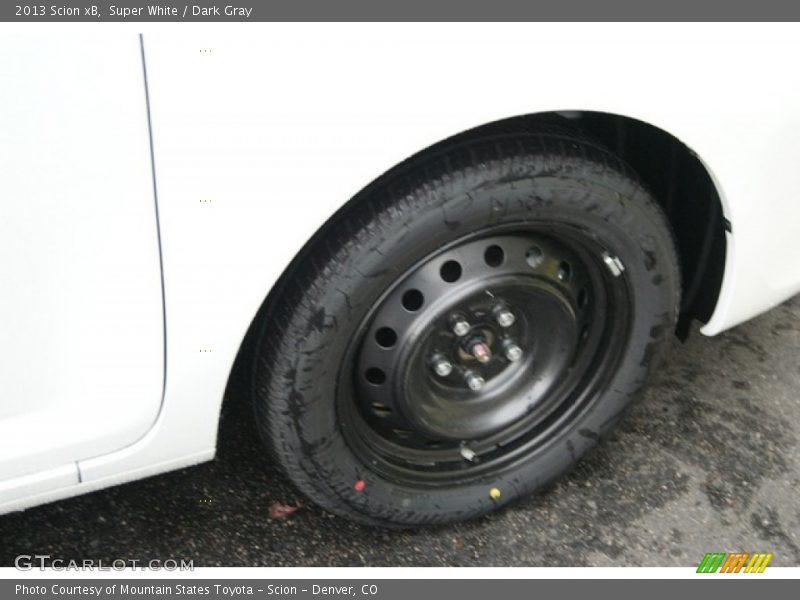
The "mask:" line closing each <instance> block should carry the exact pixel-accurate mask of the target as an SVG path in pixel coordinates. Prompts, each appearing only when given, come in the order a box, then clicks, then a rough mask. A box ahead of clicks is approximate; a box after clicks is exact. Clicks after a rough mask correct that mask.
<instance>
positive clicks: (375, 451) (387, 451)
mask: <svg viewBox="0 0 800 600" xmlns="http://www.w3.org/2000/svg"><path fill="white" fill-rule="evenodd" d="M498 234H521V235H528V234H536V235H543V236H546V237H550V238H554V239H558V240H559V243H568V244H569V246H570V248H571V250H573V251H575V252H576V253H578V254H580V255H581V256H582V257H584V258H586V259H588V260H589V261H590V264H591V265H592V267H593V269H592V270H591V271H590V275H591V277H592V279H593V280H594V283H595V284H597V283H598V282H599V283H600V284H602V285H607V286H609V287H608V289H606V293H607V295H608V298H606V299H605V300H604V302H603V303H602V306H598V307H597V312H598V314H602V313H603V311H605V310H606V308H607V306H606V304H611V303H613V304H615V305H616V308H617V309H618V310H617V311H616V313H617V314H615V315H613V316H614V319H613V321H615V323H612V325H613V330H612V328H609V327H608V326H605V325H607V324H604V327H603V329H602V331H601V334H602V335H601V336H600V337H599V338H598V337H596V338H595V340H594V343H593V348H592V354H591V356H589V357H588V358H589V360H588V362H587V365H585V368H584V369H583V372H582V378H581V381H579V382H577V383H581V385H580V386H578V385H577V384H576V385H574V386H572V385H571V386H569V389H560V390H558V393H556V394H554V396H553V398H552V399H551V401H550V402H548V403H546V404H543V405H542V406H541V407H540V410H534V411H532V412H531V413H530V414H529V415H527V416H526V417H525V418H524V419H521V420H520V421H519V422H518V423H516V424H514V425H513V426H512V427H510V428H507V429H508V430H507V431H506V430H504V431H503V432H502V433H503V434H508V435H510V436H512V437H513V443H509V444H507V445H504V444H502V443H498V436H496V435H495V436H490V437H488V438H487V439H486V440H483V441H482V443H480V444H475V445H471V446H470V448H474V449H476V450H478V451H479V452H480V453H485V456H484V455H483V454H482V455H481V458H482V460H481V462H480V463H477V464H476V463H467V462H466V461H465V460H464V459H463V458H461V457H459V456H457V455H456V454H457V451H458V448H453V447H448V448H445V449H441V448H438V447H432V448H430V449H428V450H426V451H424V453H423V454H422V455H420V456H417V457H416V460H415V458H414V457H410V456H409V455H408V454H407V453H405V454H404V453H403V452H398V449H400V450H402V449H403V448H399V447H398V445H397V444H395V443H394V442H393V441H388V440H386V439H384V438H382V437H381V436H379V435H375V432H374V431H370V428H369V426H368V424H366V422H365V421H364V419H363V417H362V416H361V415H360V414H358V412H359V411H358V410H353V409H354V408H356V407H355V401H353V398H354V390H355V385H354V384H353V374H352V373H348V372H346V371H347V370H346V365H348V364H350V363H351V361H352V357H353V356H354V353H355V352H357V349H358V347H359V344H360V343H361V340H362V339H363V337H364V334H365V331H366V330H367V329H368V328H369V324H370V322H371V319H372V317H373V316H374V314H375V311H376V307H380V306H382V304H383V302H384V301H385V299H386V298H387V297H388V296H389V294H391V293H392V292H393V291H394V290H395V289H396V288H397V287H398V286H399V285H401V284H402V282H403V281H404V280H405V278H406V276H407V275H408V274H409V273H411V272H413V271H414V270H415V269H417V268H418V267H419V265H420V264H421V263H424V262H426V261H430V260H432V259H435V258H436V257H439V256H441V255H443V253H445V252H447V251H448V250H449V249H452V248H454V247H456V246H458V245H460V244H464V243H465V242H469V241H474V240H482V239H483V240H485V239H488V238H490V237H492V236H494V235H498ZM564 239H566V240H568V242H564V241H563V240H564ZM605 250H607V248H606V247H604V246H603V245H602V244H600V243H599V242H597V241H596V239H595V238H594V236H587V234H586V232H585V230H584V229H583V228H581V227H579V226H575V225H571V224H568V223H553V222H535V221H526V222H517V223H508V224H502V225H496V226H490V227H487V228H484V229H482V230H479V231H475V232H473V233H471V234H469V235H466V236H463V237H461V238H459V239H456V240H453V241H452V242H450V243H448V244H446V245H444V246H442V247H440V248H439V249H436V250H434V251H433V252H431V253H429V254H428V255H426V256H423V257H421V258H420V259H419V260H418V261H416V263H415V264H414V265H413V266H411V267H410V268H408V269H406V271H405V272H404V273H403V275H402V276H400V277H398V278H397V279H395V281H394V282H392V284H391V285H390V286H388V288H387V289H386V290H384V292H383V293H382V294H381V295H380V297H379V298H378V300H376V301H375V302H374V303H373V304H372V309H371V310H370V311H369V312H368V313H367V314H366V315H365V316H364V318H363V319H362V321H361V323H360V325H359V329H358V330H357V332H356V334H355V335H354V336H353V337H352V338H351V342H350V344H349V345H348V349H347V351H346V353H345V358H344V360H342V362H341V365H342V368H340V372H339V376H338V378H337V393H336V405H337V418H338V419H339V426H340V428H341V430H342V432H343V434H344V436H345V439H346V441H347V443H348V445H350V446H351V448H352V449H353V450H354V451H355V452H356V453H357V454H359V455H361V456H364V457H366V458H367V459H368V460H367V462H368V463H369V464H370V465H371V468H373V469H374V470H375V471H377V472H380V473H382V474H383V475H384V476H386V477H389V478H392V479H400V480H403V481H406V482H408V483H412V484H418V485H440V484H442V483H443V482H452V481H454V480H455V481H458V482H462V481H468V480H471V479H474V478H477V477H480V476H482V475H484V474H486V473H487V471H492V472H493V474H495V473H496V472H497V471H498V470H505V469H507V468H512V467H513V466H514V465H516V464H518V463H519V462H520V461H524V460H527V459H528V458H529V457H530V456H532V454H533V453H534V452H536V451H537V450H538V449H539V448H540V447H542V446H544V445H546V444H548V443H549V441H550V440H551V439H552V438H553V436H554V435H557V434H558V432H560V431H563V430H565V429H568V427H567V426H568V424H569V423H570V419H572V418H573V416H574V415H575V413H576V412H577V411H582V410H586V408H587V407H588V406H589V405H590V404H591V400H592V399H593V397H596V396H597V392H598V391H599V390H600V389H602V388H603V381H602V380H604V379H608V378H610V376H611V375H613V373H614V372H616V367H617V364H618V362H619V360H620V357H621V355H622V353H623V352H622V350H623V349H624V348H625V347H627V345H628V343H629V336H630V330H631V321H632V308H633V306H632V292H631V290H630V286H629V284H628V281H627V277H625V276H623V277H619V278H613V277H610V276H609V273H608V271H607V270H606V269H604V267H603V265H602V262H600V261H601V260H602V259H601V258H600V257H601V255H602V252H603V251H605ZM612 288H613V289H612ZM612 296H613V298H612ZM612 300H613V302H612ZM601 309H602V310H601ZM606 317H607V315H603V318H604V320H606V321H608V320H609V319H607V318H606ZM612 334H613V335H612ZM607 338H611V341H613V342H614V346H615V348H616V351H614V352H610V353H609V352H603V351H600V350H601V347H602V346H604V345H607V343H608V341H609V339H607ZM606 350H608V348H606ZM606 354H610V355H611V356H610V358H609V357H608V356H605V355H606ZM604 356H605V358H604ZM584 359H586V356H584ZM597 365H602V366H603V367H605V368H602V369H601V368H598V367H597ZM365 425H366V429H365ZM501 441H502V440H501ZM492 448H494V450H492ZM484 459H485V460H484Z"/></svg>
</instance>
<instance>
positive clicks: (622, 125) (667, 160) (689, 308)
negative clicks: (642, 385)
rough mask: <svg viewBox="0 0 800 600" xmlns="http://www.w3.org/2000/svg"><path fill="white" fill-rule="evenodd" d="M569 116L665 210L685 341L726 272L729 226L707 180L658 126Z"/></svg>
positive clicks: (690, 155) (706, 315)
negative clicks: (677, 265) (677, 275)
mask: <svg viewBox="0 0 800 600" xmlns="http://www.w3.org/2000/svg"><path fill="white" fill-rule="evenodd" d="M568 117H569V118H570V120H571V121H572V122H573V123H575V124H576V125H577V126H578V127H580V128H581V129H583V130H584V131H587V132H588V133H590V134H591V135H592V136H594V137H595V138H597V139H598V140H600V141H601V142H603V144H605V145H606V146H608V147H609V148H611V149H612V150H613V151H614V152H615V153H616V154H617V155H618V156H620V157H621V158H622V159H623V160H625V162H627V163H628V164H629V165H630V166H631V168H633V170H634V171H635V172H636V173H637V174H638V175H639V177H640V178H641V179H642V180H643V181H644V183H645V184H646V185H647V186H648V188H649V189H650V191H651V192H652V193H653V195H654V196H655V198H656V200H658V202H659V203H660V204H661V207H662V208H663V209H664V213H665V214H666V215H667V218H668V219H669V222H670V224H671V226H672V231H673V233H674V235H675V239H676V242H677V246H678V256H679V258H680V261H681V278H682V289H683V296H682V301H681V310H680V319H679V322H678V329H677V333H678V335H679V336H680V337H682V338H683V337H685V336H686V334H687V333H688V328H689V325H690V324H691V320H692V319H697V320H699V321H701V322H703V323H705V322H707V321H708V320H709V319H710V318H711V315H712V313H713V312H714V308H715V306H716V304H717V299H718V297H719V291H720V287H721V285H722V275H723V273H724V270H725V244H726V240H725V231H726V230H728V231H730V230H731V225H730V222H729V221H728V220H727V219H725V217H724V216H723V212H722V204H721V202H720V198H719V194H718V192H717V188H716V186H715V185H714V182H713V181H712V179H711V176H710V175H709V173H708V171H707V170H706V167H705V166H704V165H703V163H702V162H701V161H700V159H699V158H698V157H697V155H696V154H695V153H694V152H692V150H690V149H689V148H688V147H687V146H686V145H685V144H683V143H682V142H681V141H680V140H678V139H677V138H676V137H674V136H673V135H671V134H669V133H667V132H666V131H664V130H662V129H659V128H658V127H654V126H653V125H650V124H648V123H644V122H642V121H638V120H636V119H631V118H628V117H622V116H619V115H612V114H607V113H598V112H578V113H569V114H568Z"/></svg>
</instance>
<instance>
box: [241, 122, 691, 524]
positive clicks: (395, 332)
mask: <svg viewBox="0 0 800 600" xmlns="http://www.w3.org/2000/svg"><path fill="white" fill-rule="evenodd" d="M679 282H680V277H679V271H678V261H677V257H676V252H675V246H674V242H673V238H672V234H671V231H670V229H669V225H668V223H667V221H666V219H665V218H664V215H663V213H662V211H661V209H660V208H659V206H658V205H657V203H656V202H655V201H654V199H653V198H652V196H651V195H650V194H649V193H648V192H647V191H646V189H644V187H643V186H642V184H641V183H639V182H638V181H637V179H636V177H635V176H634V175H633V174H632V173H631V172H630V170H629V169H628V168H627V167H626V166H625V165H624V164H622V162H621V161H620V160H619V159H618V158H616V157H615V156H614V155H613V154H612V153H611V152H609V151H608V150H606V149H605V148H602V147H600V146H598V145H597V144H595V143H593V142H591V141H587V140H585V139H583V138H582V137H581V136H580V135H577V134H576V135H568V134H567V135H565V134H562V133H552V132H551V133H541V134H536V133H533V132H525V133H519V134H512V133H505V134H503V135H501V136H492V137H491V138H486V139H468V140H465V141H463V142H460V143H453V144H449V145H448V146H447V147H445V148H444V149H442V150H441V151H439V152H429V153H424V154H422V155H420V156H418V157H415V158H413V159H411V160H409V161H407V162H406V163H404V164H403V165H402V166H401V167H400V168H398V169H396V170H395V171H393V172H390V173H388V174H387V175H385V176H383V177H382V178H380V179H379V180H378V181H377V182H376V183H375V184H373V185H371V186H370V187H369V188H367V189H366V190H365V191H364V192H363V193H361V194H359V196H358V197H357V198H355V199H354V200H353V201H352V202H351V203H349V204H348V205H347V206H346V207H345V208H344V209H342V210H341V211H340V212H339V213H338V214H337V215H336V216H335V217H334V218H333V219H332V220H331V221H330V222H329V223H328V224H327V225H326V226H325V227H324V228H323V230H322V231H321V232H320V233H319V234H318V235H317V236H315V238H314V239H313V240H312V241H311V242H309V244H308V245H307V247H306V248H305V249H304V250H303V252H302V253H301V254H300V255H299V256H298V258H297V259H296V260H295V262H294V263H293V265H292V266H291V267H290V269H289V270H288V271H287V273H286V274H285V276H284V277H283V278H282V280H281V283H280V285H279V286H278V288H277V289H276V291H275V293H274V294H273V295H272V298H271V300H270V304H269V309H268V314H267V316H266V318H265V319H264V323H263V328H262V330H261V333H260V336H259V339H258V341H257V349H256V362H255V366H254V390H253V391H254V401H255V414H256V420H257V425H258V428H259V430H260V432H261V434H262V436H263V438H264V440H265V442H266V443H267V445H268V446H269V448H270V449H271V451H272V454H273V455H274V457H275V459H276V460H277V462H278V463H279V464H280V465H281V467H282V468H283V470H284V471H285V472H286V473H287V474H288V476H289V477H290V478H291V480H292V481H293V482H294V483H295V484H296V485H297V487H298V488H299V489H300V490H302V491H303V492H304V493H305V494H307V495H308V496H309V497H310V498H311V499H313V500H314V501H316V502H317V503H319V504H320V505H322V506H323V507H325V508H327V509H328V510H330V511H332V512H334V513H337V514H339V515H344V516H347V517H350V518H354V519H357V520H359V521H362V522H366V523H372V524H383V525H395V526H409V525H418V524H426V523H442V522H448V521H455V520H461V519H467V518H470V517H475V516H477V515H481V514H484V513H487V512H489V511H492V510H495V509H497V508H498V507H501V506H503V505H505V504H507V503H509V502H511V501H513V500H515V499H517V498H519V497H521V496H523V495H525V494H528V493H530V492H532V491H534V490H537V489H539V488H541V487H542V486H544V485H546V484H547V483H548V482H550V481H551V480H553V479H554V478H555V477H557V476H559V475H561V474H562V473H564V472H565V471H566V470H567V469H569V468H570V466H572V465H573V464H574V463H575V462H576V461H577V460H578V459H579V458H580V457H581V456H582V455H583V454H584V453H585V452H586V450H587V449H589V448H590V447H591V446H593V445H594V444H595V443H596V442H597V440H598V438H599V437H600V436H602V435H603V434H604V433H606V432H607V431H609V429H610V428H611V427H612V426H613V425H614V424H615V422H616V421H617V420H618V418H619V417H620V415H621V413H622V412H623V410H624V409H625V408H626V407H627V406H628V405H629V403H630V402H631V399H632V398H634V397H635V395H636V393H637V392H638V391H639V390H640V388H641V386H642V384H643V382H644V381H645V378H646V376H647V374H648V371H649V370H650V369H651V368H652V367H653V365H654V364H655V360H656V356H657V355H658V354H659V352H658V351H659V349H660V348H661V347H662V345H663V342H664V341H665V339H666V338H667V336H668V335H669V334H670V333H671V331H672V330H673V328H674V323H675V319H676V315H677V308H678V303H679V292H680V289H679V288H680V283H679Z"/></svg>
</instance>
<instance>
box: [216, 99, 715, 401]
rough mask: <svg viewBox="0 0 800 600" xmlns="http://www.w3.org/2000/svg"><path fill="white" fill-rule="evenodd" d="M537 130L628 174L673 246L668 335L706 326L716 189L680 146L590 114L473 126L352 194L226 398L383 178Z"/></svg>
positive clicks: (245, 349) (245, 354)
mask: <svg viewBox="0 0 800 600" xmlns="http://www.w3.org/2000/svg"><path fill="white" fill-rule="evenodd" d="M543 128H545V129H546V128H555V129H560V130H561V131H562V132H563V130H564V128H572V129H579V130H581V131H582V132H583V133H584V134H588V135H589V136H590V137H593V138H594V139H596V140H597V141H598V142H600V143H602V144H603V145H605V146H606V147H608V148H610V149H611V150H612V151H614V152H615V153H617V155H618V156H620V157H621V158H622V159H623V160H625V162H627V163H628V165H630V167H631V168H632V169H633V170H634V171H635V172H636V174H637V175H638V176H639V178H640V179H641V180H642V181H643V183H644V184H645V185H646V186H647V187H648V188H649V190H650V191H651V192H652V193H653V195H654V197H655V198H656V200H657V201H658V202H659V203H660V205H661V206H662V208H663V210H664V212H665V214H666V216H667V218H668V220H669V222H670V224H671V226H672V231H673V234H674V236H675V240H676V243H677V250H678V256H679V259H680V262H681V265H680V267H681V278H682V282H681V283H682V290H683V295H682V301H681V308H680V316H679V320H678V327H677V329H676V334H677V335H678V336H679V337H680V338H681V339H684V338H685V337H686V336H687V335H688V331H689V327H690V325H691V321H692V320H693V319H697V320H699V321H701V322H706V321H708V319H710V317H711V315H712V313H713V311H714V307H715V306H716V302H717V298H718V296H719V291H720V287H721V284H722V275H723V272H724V267H725V243H726V240H725V231H726V229H727V230H728V231H730V223H729V222H728V221H727V220H726V219H725V218H724V216H723V213H722V206H721V203H720V199H719V194H718V193H717V189H716V187H715V185H714V183H713V181H712V179H711V177H710V175H709V173H708V171H707V170H706V168H705V166H704V165H703V164H702V162H701V161H700V160H699V159H698V158H697V156H696V155H695V154H694V153H693V152H692V151H691V150H690V149H689V148H688V147H687V146H686V145H685V144H683V143H682V142H681V141H680V140H678V139H677V138H676V137H674V136H672V135H671V134H669V133H667V132H666V131H664V130H662V129H659V128H657V127H655V126H653V125H650V124H648V123H644V122H642V121H638V120H636V119H632V118H629V117H623V116H619V115H613V114H608V113H599V112H590V111H571V112H568V113H537V114H532V115H525V116H520V117H512V118H510V119H504V120H501V121H495V122H492V123H488V124H486V125H481V126H479V127H476V128H474V129H470V130H467V131H464V132H462V133H459V134H457V135H454V136H452V137H450V138H447V139H445V140H443V141H441V142H438V143H436V144H433V145H432V146H430V147H428V148H426V149H424V150H422V151H420V152H418V153H417V154H415V155H413V156H411V157H409V158H408V159H406V160H405V161H403V162H402V163H400V164H399V165H397V166H395V167H393V168H391V169H390V170H389V171H387V172H386V173H384V174H383V175H381V176H379V177H378V178H376V180H375V181H373V182H372V183H371V184H369V185H368V186H367V187H366V188H364V189H363V190H361V191H360V192H359V193H357V194H356V195H355V196H354V197H353V198H352V199H351V200H350V201H349V202H348V203H347V204H346V205H345V206H343V207H342V209H340V211H339V212H337V214H336V215H335V216H334V217H332V218H331V220H329V221H328V222H327V223H326V224H325V225H323V226H322V227H321V228H320V230H319V231H317V233H316V234H315V235H314V236H313V237H312V239H311V240H309V242H308V243H307V244H306V246H305V247H304V249H303V250H301V252H300V253H299V254H298V256H297V257H295V259H294V260H293V261H292V264H290V265H289V266H288V267H287V268H286V270H285V271H284V274H283V275H282V276H281V278H280V280H279V281H278V282H277V283H276V284H275V286H274V287H273V289H272V290H271V291H270V293H269V294H268V296H267V298H266V299H265V301H264V303H263V304H262V306H261V308H260V309H259V311H258V314H257V315H256V316H255V317H254V319H253V322H252V323H251V325H250V327H249V329H248V332H247V334H246V335H245V338H244V340H243V342H242V345H241V347H240V349H239V352H238V354H237V357H236V360H235V362H234V366H233V369H232V371H231V375H230V377H229V380H228V387H227V390H226V397H229V396H239V395H249V389H247V388H248V387H249V383H250V374H249V368H250V365H251V364H252V357H253V351H254V346H255V338H256V336H257V333H258V331H259V329H260V324H261V323H262V322H263V319H264V317H265V316H266V313H267V312H268V308H269V306H270V304H271V302H272V301H273V300H274V299H275V298H276V297H277V296H279V295H280V289H281V287H282V285H281V283H282V281H283V280H284V278H285V277H286V275H287V273H290V272H291V270H292V267H293V265H294V264H295V263H296V261H297V260H298V259H299V257H301V256H303V255H304V253H305V251H306V249H307V248H308V247H309V246H310V244H311V242H312V241H313V240H314V239H316V238H317V237H318V236H319V235H321V234H322V233H323V232H324V231H325V230H326V229H327V226H328V225H329V224H330V223H331V222H332V221H333V220H335V219H337V217H341V216H342V215H343V214H345V213H346V211H348V209H350V208H352V206H353V205H355V204H357V203H358V201H359V200H360V199H361V198H362V197H363V195H364V194H365V193H366V192H367V191H369V190H370V189H372V187H373V186H375V185H377V184H379V182H381V181H382V180H383V179H384V177H387V176H389V175H390V174H394V173H396V172H397V171H398V170H402V169H404V168H407V167H408V166H410V165H413V164H414V163H415V162H416V159H418V158H419V157H420V156H423V155H427V154H429V153H439V152H442V151H446V150H447V148H448V147H450V146H452V145H453V144H461V143H463V142H465V141H468V140H469V139H470V138H473V137H475V138H477V137H481V138H485V137H486V136H487V135H506V134H509V133H514V132H522V131H528V130H534V131H541V130H542V129H543Z"/></svg>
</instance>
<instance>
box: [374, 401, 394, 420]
mask: <svg viewBox="0 0 800 600" xmlns="http://www.w3.org/2000/svg"><path fill="white" fill-rule="evenodd" d="M372 412H373V413H375V416H378V417H382V418H386V417H388V416H389V415H390V414H392V409H391V408H389V407H388V406H386V405H385V404H381V403H380V402H373V403H372Z"/></svg>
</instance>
